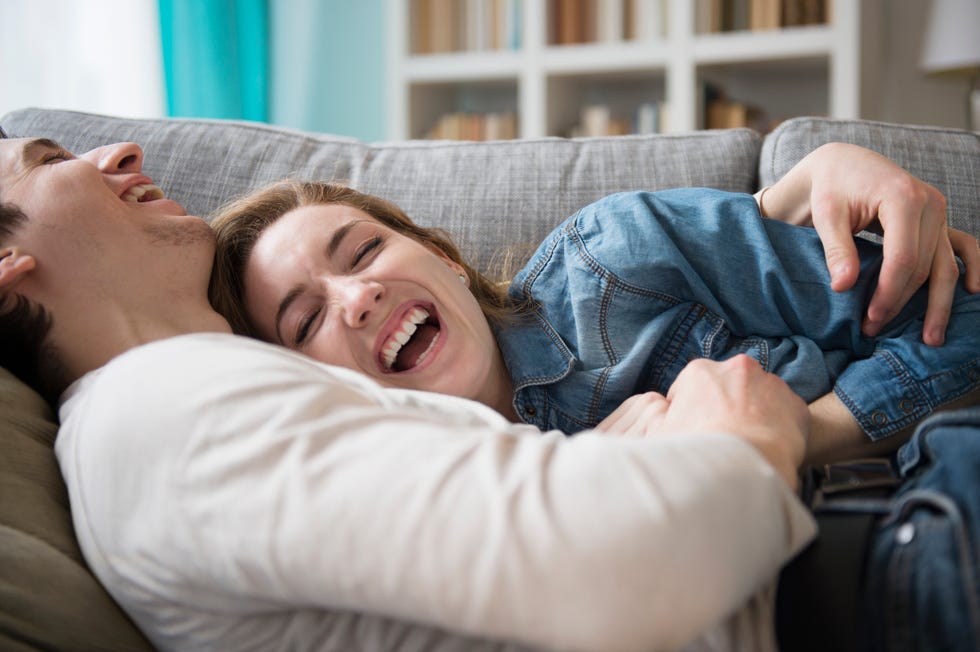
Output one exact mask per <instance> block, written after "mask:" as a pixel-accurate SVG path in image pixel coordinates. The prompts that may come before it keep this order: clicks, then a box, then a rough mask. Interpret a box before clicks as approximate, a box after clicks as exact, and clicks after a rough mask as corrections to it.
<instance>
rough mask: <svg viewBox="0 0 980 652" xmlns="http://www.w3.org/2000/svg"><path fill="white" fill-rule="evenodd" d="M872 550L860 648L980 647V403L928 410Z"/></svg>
mask: <svg viewBox="0 0 980 652" xmlns="http://www.w3.org/2000/svg"><path fill="white" fill-rule="evenodd" d="M898 462H899V468H900V471H901V474H902V477H903V483H902V485H901V487H900V489H899V490H898V491H897V492H896V493H895V495H894V496H893V497H892V498H891V500H890V501H889V504H888V506H887V512H886V513H885V515H884V517H883V518H882V519H881V520H880V521H879V522H878V525H877V526H876V529H875V532H874V534H873V535H872V538H871V542H870V545H869V550H868V559H867V566H866V576H865V590H864V599H863V607H862V609H863V613H862V622H863V628H864V632H863V640H864V645H863V647H864V648H865V649H868V650H874V651H875V652H878V651H884V650H888V651H889V652H892V651H899V650H917V651H924V650H929V651H932V650H951V651H953V650H955V651H959V650H963V651H964V652H966V651H969V652H976V650H980V569H978V561H980V559H978V557H980V408H969V409H965V410H959V411H955V412H949V413H941V414H938V415H936V416H933V417H931V418H929V419H928V420H927V421H925V422H924V423H923V424H922V425H921V426H920V427H919V428H918V430H917V431H916V433H915V435H914V436H913V438H912V439H911V440H910V441H909V442H908V443H907V444H905V445H904V446H903V447H902V449H901V450H900V451H899V456H898Z"/></svg>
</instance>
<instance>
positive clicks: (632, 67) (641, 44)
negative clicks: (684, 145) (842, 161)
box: [386, 0, 880, 140]
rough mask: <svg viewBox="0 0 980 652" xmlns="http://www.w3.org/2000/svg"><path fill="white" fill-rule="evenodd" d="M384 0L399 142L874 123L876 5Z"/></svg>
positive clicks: (392, 121)
mask: <svg viewBox="0 0 980 652" xmlns="http://www.w3.org/2000/svg"><path fill="white" fill-rule="evenodd" d="M386 1H387V7H386V9H387V21H388V36H389V41H388V48H389V50H388V61H387V64H388V65H387V68H388V77H389V78H388V92H389V100H388V115H387V121H388V124H387V130H388V137H389V138H391V139H395V140H397V139H405V138H426V137H435V138H463V139H485V138H506V137H524V138H535V137H542V136H575V135H594V134H596V133H597V132H599V133H644V132H648V131H656V132H662V133H680V132H685V131H691V130H694V129H704V128H720V127H730V126H739V125H742V124H744V125H747V126H752V127H754V128H757V129H759V130H760V131H766V130H768V129H769V128H771V127H772V126H773V125H774V124H775V123H777V122H778V121H779V120H781V119H785V118H788V117H791V116H795V115H829V116H832V117H838V118H857V117H864V118H874V117H876V110H875V98H876V97H877V95H878V93H877V84H876V78H877V76H878V62H877V58H876V53H877V52H878V50H879V42H878V41H877V34H876V32H877V30H876V29H872V26H873V25H875V24H877V23H878V20H877V18H878V17H879V15H880V4H879V3H880V0H386ZM862 26H864V28H863V29H862Z"/></svg>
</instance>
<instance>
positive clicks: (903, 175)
mask: <svg viewBox="0 0 980 652" xmlns="http://www.w3.org/2000/svg"><path fill="white" fill-rule="evenodd" d="M756 199H757V200H758V201H759V202H760V210H761V211H762V214H763V215H765V216H766V217H772V218H775V219H779V220H782V221H786V222H790V223H793V224H804V225H812V226H814V227H815V228H816V229H817V231H818V232H819V234H820V237H821V239H822V240H823V242H824V246H825V251H826V258H827V268H828V270H830V272H831V276H832V287H833V288H834V289H835V290H837V291H844V290H846V289H848V288H850V287H851V286H852V285H853V284H854V282H855V280H856V279H857V274H858V257H857V251H856V250H855V248H854V244H853V239H852V236H853V234H854V233H857V232H858V231H861V230H863V229H867V228H869V227H874V226H876V225H877V226H880V228H881V229H882V231H883V232H884V252H885V258H884V265H883V266H882V270H881V281H880V284H879V285H878V288H877V290H876V291H875V293H874V296H873V297H872V299H871V303H870V304H869V305H868V309H867V313H866V317H865V320H864V324H863V330H864V332H865V333H866V334H867V335H875V334H877V333H878V331H879V330H880V329H881V327H882V326H883V325H884V324H886V323H887V322H888V321H889V320H890V319H891V318H892V317H894V316H895V315H896V314H898V312H899V311H900V310H901V308H902V307H903V306H904V305H905V303H906V302H907V301H908V300H909V298H910V297H911V296H912V294H914V292H915V291H916V290H917V289H918V288H919V287H920V286H921V285H922V284H923V283H924V282H925V281H926V279H927V278H928V279H929V308H928V312H927V315H926V319H925V323H924V325H923V331H922V335H923V340H924V341H925V342H926V343H927V344H932V345H939V344H942V343H943V340H944V336H945V330H946V324H947V323H948V320H949V313H950V306H951V305H952V301H953V289H954V287H955V284H956V281H957V278H958V275H959V272H958V270H957V267H956V262H955V259H954V256H953V254H954V252H955V253H956V254H957V255H959V256H960V258H961V259H962V260H963V262H964V263H965V264H966V270H967V272H966V285H967V288H968V289H969V290H970V291H971V292H980V250H978V247H977V240H976V238H974V237H972V236H970V235H969V234H966V233H964V232H962V231H957V230H955V229H947V228H946V200H945V198H944V197H943V196H942V194H941V193H940V192H939V191H938V190H936V189H935V188H934V187H932V186H930V185H929V184H927V183H925V182H923V181H920V180H919V179H917V178H915V177H913V176H912V175H910V174H909V173H908V172H906V171H905V170H904V169H902V168H901V167H899V166H898V165H896V164H895V163H893V162H892V161H890V160H889V159H887V158H885V157H883V156H881V155H880V154H877V153H875V152H872V151H870V150H867V149H864V148H861V147H857V146H855V145H847V144H844V143H830V144H828V145H824V146H822V147H819V148H817V149H816V150H814V151H813V152H811V153H810V154H808V155H807V156H806V157H804V158H803V159H802V160H801V161H800V162H799V163H798V164H797V165H796V166H795V167H793V169H792V170H790V171H789V172H788V173H787V174H786V176H784V177H783V178H782V179H780V180H779V181H778V182H777V183H776V184H775V185H773V186H772V187H770V188H768V189H765V190H764V191H760V193H758V194H757V195H756Z"/></svg>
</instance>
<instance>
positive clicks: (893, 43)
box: [872, 0, 980, 129]
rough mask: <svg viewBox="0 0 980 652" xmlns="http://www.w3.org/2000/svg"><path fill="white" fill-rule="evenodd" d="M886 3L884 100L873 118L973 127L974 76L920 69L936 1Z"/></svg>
mask: <svg viewBox="0 0 980 652" xmlns="http://www.w3.org/2000/svg"><path fill="white" fill-rule="evenodd" d="M978 1H980V0H978ZM882 5H883V6H882V17H881V18H882V20H881V22H880V23H879V24H880V25H881V26H882V29H883V30H884V38H882V39H881V41H882V47H883V48H884V51H883V52H882V53H881V57H880V62H881V67H882V70H881V75H882V77H881V98H880V102H879V104H878V107H877V111H876V113H878V115H875V116H872V117H875V118H877V119H880V120H884V121H886V122H902V123H910V124H929V125H940V126H943V127H957V128H960V129H967V128H968V127H969V118H968V117H967V93H968V92H969V89H970V80H969V78H966V77H943V76H941V75H925V74H923V73H922V72H921V71H920V70H919V56H920V54H921V52H922V42H923V40H924V39H925V25H926V21H927V20H928V16H929V7H930V5H931V2H930V0H925V2H923V0H885V1H884V2H883V3H882ZM977 38H978V39H980V25H978V26H977Z"/></svg>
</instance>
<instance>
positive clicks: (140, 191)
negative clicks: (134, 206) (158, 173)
mask: <svg viewBox="0 0 980 652" xmlns="http://www.w3.org/2000/svg"><path fill="white" fill-rule="evenodd" d="M163 198H164V194H163V191H162V190H160V188H159V187H157V186H155V185H154V184H152V183H141V184H138V185H135V186H133V187H132V188H130V189H129V190H127V191H126V192H124V193H123V194H122V197H120V199H122V200H123V201H128V202H133V203H142V202H145V201H153V200H155V199H163Z"/></svg>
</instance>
